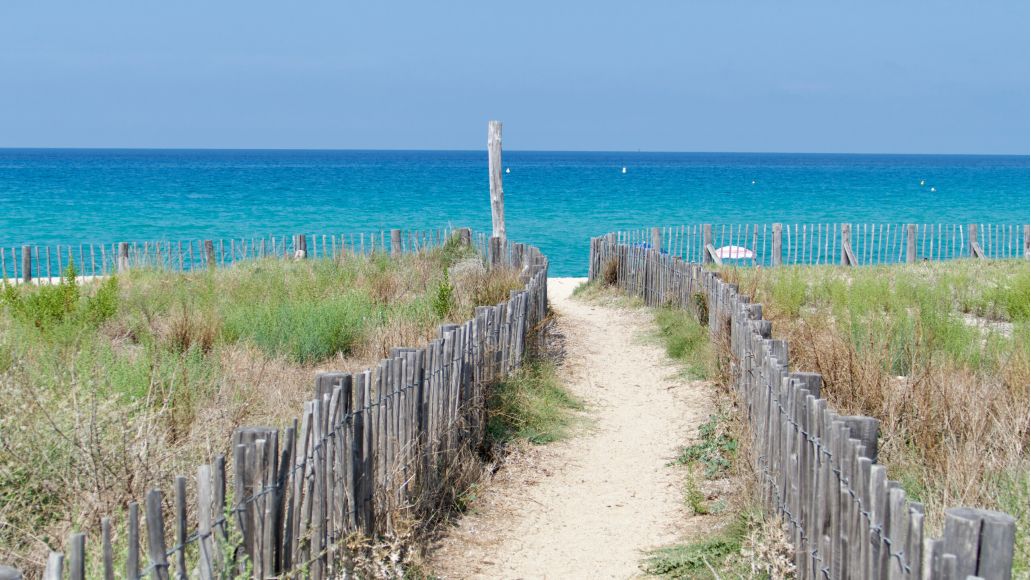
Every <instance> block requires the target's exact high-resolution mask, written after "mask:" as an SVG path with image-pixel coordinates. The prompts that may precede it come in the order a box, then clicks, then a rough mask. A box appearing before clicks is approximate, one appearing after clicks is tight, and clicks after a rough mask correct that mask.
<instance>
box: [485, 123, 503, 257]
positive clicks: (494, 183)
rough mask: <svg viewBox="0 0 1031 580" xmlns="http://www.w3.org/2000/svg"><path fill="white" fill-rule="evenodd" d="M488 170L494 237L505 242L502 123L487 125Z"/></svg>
mask: <svg viewBox="0 0 1031 580" xmlns="http://www.w3.org/2000/svg"><path fill="white" fill-rule="evenodd" d="M487 154H488V158H487V170H488V171H489V172H490V220H491V224H492V225H493V227H494V229H493V235H494V237H496V238H501V241H502V243H504V241H505V191H504V190H503V189H502V187H501V121H490V122H489V123H487Z"/></svg>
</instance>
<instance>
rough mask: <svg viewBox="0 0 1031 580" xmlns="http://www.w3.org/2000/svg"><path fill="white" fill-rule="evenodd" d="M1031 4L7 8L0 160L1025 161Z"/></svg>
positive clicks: (925, 0)
mask: <svg viewBox="0 0 1031 580" xmlns="http://www.w3.org/2000/svg"><path fill="white" fill-rule="evenodd" d="M1028 6H1029V4H1028V2H1026V1H1018V0H1000V1H991V2H974V1H973V0H967V1H962V2H960V1H951V0H939V1H930V0H905V1H903V2H898V1H887V0H867V1H863V2H836V1H834V0H819V1H817V0H811V1H810V0H805V1H802V0H783V1H775V2H774V1H769V0H764V1H752V2H746V1H743V0H742V1H736V0H681V1H678V2H672V1H670V2H661V1H655V2H641V3H631V2H607V1H600V0H594V1H590V2H557V1H550V2H538V1H520V2H506V3H499V2H483V1H479V2H419V3H403V4H402V3H397V2H369V1H363V2H359V1H354V0H335V1H331V2H323V1H316V0H309V1H304V2H285V1H282V0H281V1H279V2H266V1H260V0H248V1H239V0H218V1H216V2H211V1H207V2H199V1H193V0H185V1H177V2H162V3H158V2H148V1H142V0H95V1H93V2H80V1H76V2H72V1H59V0H53V1H46V0H39V1H35V0H34V1H31V2H30V1H15V0H11V1H6V2H3V4H2V6H0V147H63V146H73V147H242V148H249V147H254V148H277V147H283V148H402V149H403V148H419V149H480V148H483V147H484V144H485V141H486V121H487V120H488V119H489V118H498V119H501V120H503V121H504V123H505V146H506V148H512V149H564V150H636V149H643V150H664V151H782V152H884V153H1018V154H1027V153H1028V142H1029V141H1028V140H1029V92H1028V91H1029V89H1028V85H1029V78H1028V69H1029V57H1028V45H1029V40H1028V34H1029V33H1028V28H1029V14H1028Z"/></svg>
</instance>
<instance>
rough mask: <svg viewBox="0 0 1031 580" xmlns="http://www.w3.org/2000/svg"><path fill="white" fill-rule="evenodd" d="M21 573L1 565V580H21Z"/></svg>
mask: <svg viewBox="0 0 1031 580" xmlns="http://www.w3.org/2000/svg"><path fill="white" fill-rule="evenodd" d="M21 578H22V576H21V572H19V571H18V570H17V569H16V568H12V567H10V566H4V565H0V580H21Z"/></svg>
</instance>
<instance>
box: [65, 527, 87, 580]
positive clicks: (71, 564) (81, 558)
mask: <svg viewBox="0 0 1031 580" xmlns="http://www.w3.org/2000/svg"><path fill="white" fill-rule="evenodd" d="M68 580H86V534H83V533H81V532H79V533H76V534H72V535H71V536H70V537H69V538H68Z"/></svg>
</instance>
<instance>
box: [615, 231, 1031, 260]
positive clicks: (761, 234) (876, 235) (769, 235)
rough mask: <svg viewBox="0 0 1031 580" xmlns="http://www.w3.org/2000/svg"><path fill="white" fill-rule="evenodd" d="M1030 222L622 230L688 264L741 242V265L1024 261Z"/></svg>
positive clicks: (623, 238) (1029, 248)
mask: <svg viewBox="0 0 1031 580" xmlns="http://www.w3.org/2000/svg"><path fill="white" fill-rule="evenodd" d="M1028 230H1029V227H1028V225H1026V224H1024V225H1021V224H966V225H961V224H886V223H879V224H870V223H866V224H779V223H775V224H734V225H728V224H721V225H713V224H693V225H682V226H667V227H661V228H650V229H647V228H646V229H638V230H629V231H625V232H619V233H618V234H617V241H618V242H619V243H625V244H630V245H643V246H646V247H650V248H656V249H660V250H661V251H662V252H664V253H666V254H669V255H672V256H677V257H679V258H681V259H683V260H685V261H687V262H697V263H708V262H712V261H719V260H720V258H719V257H715V258H714V256H713V255H712V253H711V252H708V251H706V246H711V247H712V250H713V251H715V250H718V249H719V248H721V247H727V246H737V247H738V248H744V249H746V250H748V253H740V254H732V253H730V252H727V253H725V254H724V255H725V256H726V255H730V256H735V255H738V256H741V257H740V258H734V257H730V258H728V259H731V260H734V261H735V263H748V264H751V265H760V266H777V265H780V264H812V265H815V264H842V265H853V266H858V265H866V264H894V263H900V262H915V261H923V260H952V259H956V258H1021V257H1027V256H1028V255H1029V252H1031V245H1029V244H1031V234H1029V231H1028Z"/></svg>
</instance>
